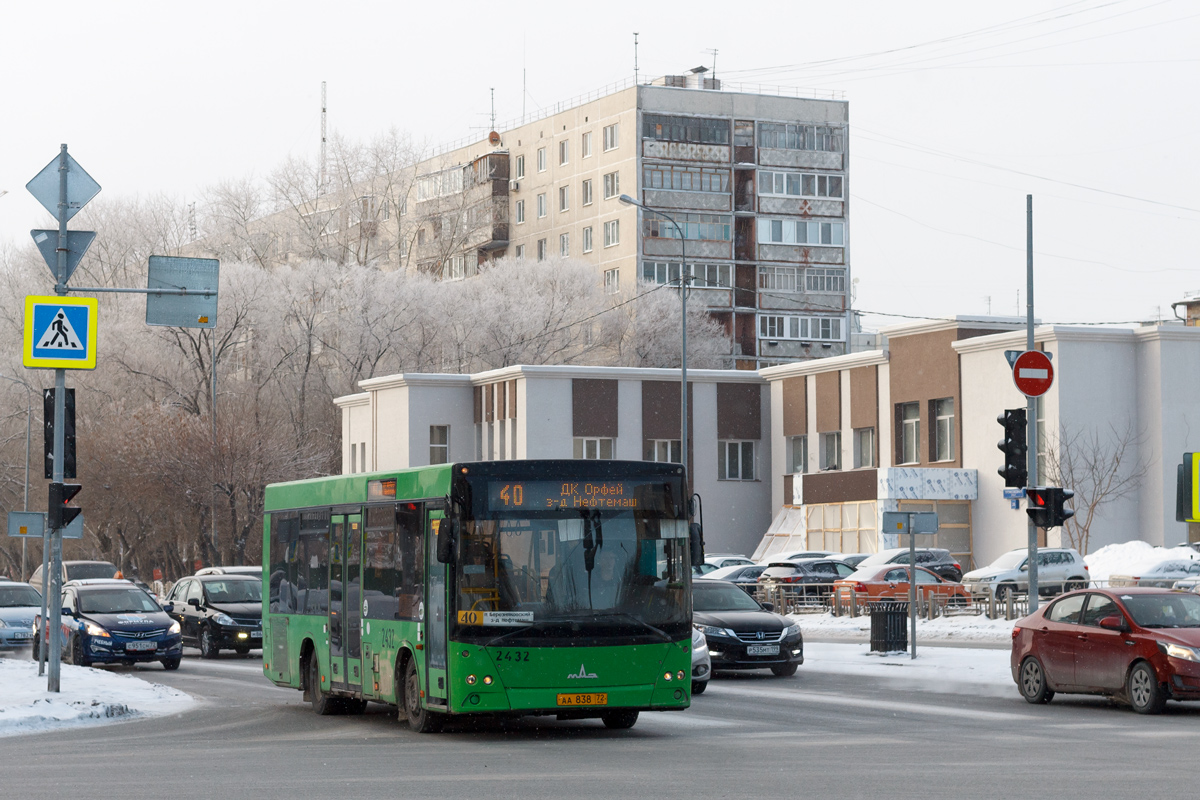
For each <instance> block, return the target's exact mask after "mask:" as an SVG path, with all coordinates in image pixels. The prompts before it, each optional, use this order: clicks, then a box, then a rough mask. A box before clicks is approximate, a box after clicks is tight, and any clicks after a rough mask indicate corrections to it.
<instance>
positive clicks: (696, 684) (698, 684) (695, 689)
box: [692, 681, 708, 695]
mask: <svg viewBox="0 0 1200 800" xmlns="http://www.w3.org/2000/svg"><path fill="white" fill-rule="evenodd" d="M707 688H708V681H692V694H694V695H695V694H704V690H705V689H707Z"/></svg>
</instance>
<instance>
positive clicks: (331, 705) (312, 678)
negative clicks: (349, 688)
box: [202, 640, 337, 717]
mask: <svg viewBox="0 0 1200 800" xmlns="http://www.w3.org/2000/svg"><path fill="white" fill-rule="evenodd" d="M202 641H203V640H202ZM308 697H309V700H310V701H311V702H312V710H313V712H314V713H316V714H319V715H320V716H322V717H323V716H325V715H327V714H332V713H333V712H334V711H336V710H337V698H335V697H331V696H330V695H329V693H328V692H326V691H325V690H324V689H322V688H321V669H320V667H318V666H317V653H316V651H315V650H314V651H313V652H312V655H310V656H309V657H308Z"/></svg>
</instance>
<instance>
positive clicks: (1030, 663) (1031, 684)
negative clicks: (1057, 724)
mask: <svg viewBox="0 0 1200 800" xmlns="http://www.w3.org/2000/svg"><path fill="white" fill-rule="evenodd" d="M1018 677H1019V678H1020V683H1019V684H1018V686H1019V687H1020V689H1021V696H1022V697H1024V698H1025V702H1027V703H1033V704H1034V705H1041V704H1043V703H1049V702H1050V701H1051V700H1052V699H1053V698H1054V690H1053V689H1051V688H1050V687H1049V686H1048V685H1047V684H1046V672H1045V670H1043V669H1042V662H1040V661H1038V660H1037V659H1036V658H1035V657H1033V656H1030V657H1029V658H1027V659H1025V660H1024V661H1022V662H1021V671H1020V673H1019V675H1018Z"/></svg>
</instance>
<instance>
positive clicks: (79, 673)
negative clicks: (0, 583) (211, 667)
mask: <svg viewBox="0 0 1200 800" xmlns="http://www.w3.org/2000/svg"><path fill="white" fill-rule="evenodd" d="M37 667H38V665H37V662H36V661H33V660H30V659H28V657H26V658H24V659H22V658H0V737H2V736H19V735H21V734H24V733H31V732H34V731H44V730H50V729H56V728H68V727H78V726H81V725H101V724H105V723H108V722H120V721H123V720H127V719H135V718H137V717H142V716H157V715H162V714H174V713H177V712H179V711H183V710H185V709H187V708H189V707H191V706H192V705H193V704H194V703H195V701H194V700H193V699H192V698H191V696H190V695H187V694H184V693H183V692H181V691H179V690H178V689H172V688H170V687H167V686H161V685H159V684H156V683H150V682H148V681H144V680H142V679H141V678H136V677H134V676H132V675H120V674H117V673H113V672H108V671H106V670H103V669H91V668H88V667H76V666H72V665H70V664H63V665H62V672H61V673H60V674H59V678H60V680H59V685H60V687H61V689H62V691H60V692H58V693H57V694H55V693H52V692H48V691H46V678H45V676H41V677H39V676H38V674H37Z"/></svg>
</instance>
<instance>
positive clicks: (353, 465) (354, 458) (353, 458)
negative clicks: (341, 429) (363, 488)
mask: <svg viewBox="0 0 1200 800" xmlns="http://www.w3.org/2000/svg"><path fill="white" fill-rule="evenodd" d="M356 472H358V445H357V444H355V443H354V442H351V443H350V474H351V475H353V474H354V473H356Z"/></svg>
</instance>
